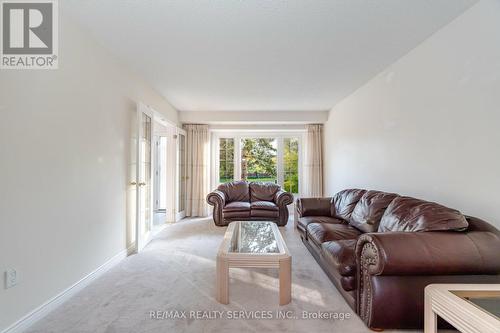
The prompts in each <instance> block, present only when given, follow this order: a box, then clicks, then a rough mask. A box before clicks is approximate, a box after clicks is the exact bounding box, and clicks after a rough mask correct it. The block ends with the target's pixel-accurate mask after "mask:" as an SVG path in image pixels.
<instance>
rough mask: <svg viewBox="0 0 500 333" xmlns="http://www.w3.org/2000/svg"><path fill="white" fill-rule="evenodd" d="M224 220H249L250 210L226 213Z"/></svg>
mask: <svg viewBox="0 0 500 333" xmlns="http://www.w3.org/2000/svg"><path fill="white" fill-rule="evenodd" d="M223 214H224V218H225V219H241V218H247V217H250V210H245V211H241V212H238V211H228V212H224V213H223Z"/></svg>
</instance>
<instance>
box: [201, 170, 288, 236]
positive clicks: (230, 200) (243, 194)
mask: <svg viewBox="0 0 500 333" xmlns="http://www.w3.org/2000/svg"><path fill="white" fill-rule="evenodd" d="M207 202H208V204H209V205H212V206H214V211H213V218H214V222H215V225H218V226H226V225H228V224H229V223H230V222H232V221H244V220H261V221H262V220H265V221H274V222H276V223H277V224H278V225H279V226H284V225H286V223H287V222H288V208H287V206H288V205H289V204H291V203H292V202H293V195H292V194H291V193H288V192H285V191H283V190H282V189H281V187H280V186H279V185H276V184H274V183H257V182H250V183H249V182H246V181H243V180H241V181H235V182H230V183H225V184H221V185H219V187H217V189H216V190H215V191H213V192H211V193H209V194H208V196H207Z"/></svg>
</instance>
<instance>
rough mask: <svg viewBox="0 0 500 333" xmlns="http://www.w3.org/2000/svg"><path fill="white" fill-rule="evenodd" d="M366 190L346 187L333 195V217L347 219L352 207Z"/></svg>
mask: <svg viewBox="0 0 500 333" xmlns="http://www.w3.org/2000/svg"><path fill="white" fill-rule="evenodd" d="M365 192H366V190H360V189H348V190H343V191H340V192H339V193H337V194H335V196H334V197H333V205H334V210H335V212H334V217H336V218H339V219H343V220H346V221H349V218H350V217H351V213H352V211H353V210H354V207H355V206H356V204H357V203H358V201H359V199H361V197H362V196H363V194H365Z"/></svg>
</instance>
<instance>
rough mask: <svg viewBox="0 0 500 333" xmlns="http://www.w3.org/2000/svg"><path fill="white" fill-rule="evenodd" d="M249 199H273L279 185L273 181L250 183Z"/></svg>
mask: <svg viewBox="0 0 500 333" xmlns="http://www.w3.org/2000/svg"><path fill="white" fill-rule="evenodd" d="M249 186H250V201H251V202H254V201H274V196H275V195H276V193H278V191H279V190H280V189H281V187H280V186H279V185H277V184H274V183H256V182H251V183H250V185H249Z"/></svg>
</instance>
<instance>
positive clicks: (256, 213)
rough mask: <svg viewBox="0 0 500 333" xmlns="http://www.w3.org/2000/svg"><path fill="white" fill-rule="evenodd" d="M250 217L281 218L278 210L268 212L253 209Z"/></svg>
mask: <svg viewBox="0 0 500 333" xmlns="http://www.w3.org/2000/svg"><path fill="white" fill-rule="evenodd" d="M250 216H252V217H261V218H264V217H266V218H267V217H268V218H276V217H278V216H279V211H277V210H267V209H252V210H251V211H250Z"/></svg>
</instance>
